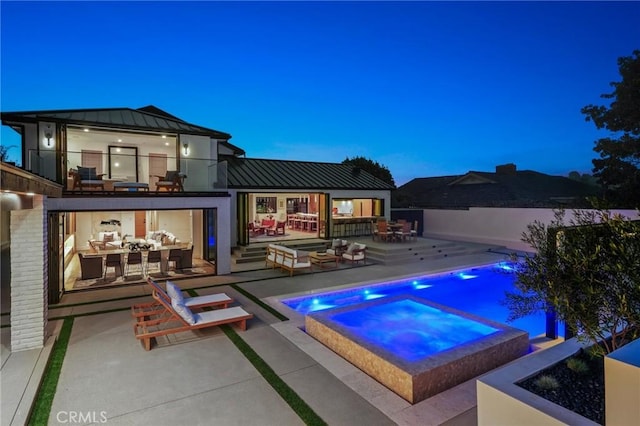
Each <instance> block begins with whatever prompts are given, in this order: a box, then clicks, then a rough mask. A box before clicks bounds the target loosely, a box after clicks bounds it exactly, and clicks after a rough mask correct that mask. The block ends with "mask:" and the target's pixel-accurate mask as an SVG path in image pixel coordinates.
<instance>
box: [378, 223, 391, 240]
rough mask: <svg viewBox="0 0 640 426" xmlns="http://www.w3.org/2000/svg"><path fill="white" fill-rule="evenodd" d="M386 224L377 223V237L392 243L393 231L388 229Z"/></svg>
mask: <svg viewBox="0 0 640 426" xmlns="http://www.w3.org/2000/svg"><path fill="white" fill-rule="evenodd" d="M388 226H389V225H388V224H387V222H386V221H380V222H378V237H380V239H381V240H384V241H392V240H393V231H391V230H390V229H389V228H388Z"/></svg>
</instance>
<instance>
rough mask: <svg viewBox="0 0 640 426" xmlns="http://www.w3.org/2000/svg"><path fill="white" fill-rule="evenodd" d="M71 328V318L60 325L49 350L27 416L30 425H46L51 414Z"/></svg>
mask: <svg viewBox="0 0 640 426" xmlns="http://www.w3.org/2000/svg"><path fill="white" fill-rule="evenodd" d="M72 328H73V317H68V318H65V320H64V322H63V323H62V329H61V330H60V335H59V336H58V339H57V340H56V342H55V343H54V344H53V349H52V350H51V356H50V357H49V362H48V363H47V367H46V369H45V373H44V376H43V378H42V382H41V383H40V387H39V388H38V393H37V395H36V398H35V403H34V405H33V410H32V411H31V415H30V416H29V421H28V424H29V425H30V426H31V425H46V424H48V422H49V415H50V414H51V405H52V404H53V397H54V396H55V395H56V388H57V387H58V379H59V378H60V371H61V370H62V363H63V362H64V357H65V355H66V353H67V346H68V345H69V338H70V337H71V329H72Z"/></svg>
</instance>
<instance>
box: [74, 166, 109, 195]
mask: <svg viewBox="0 0 640 426" xmlns="http://www.w3.org/2000/svg"><path fill="white" fill-rule="evenodd" d="M69 176H71V178H72V179H73V189H74V190H76V189H79V190H80V191H82V190H83V189H85V188H87V189H99V190H100V191H102V190H104V181H103V180H102V177H103V176H104V173H101V174H98V173H96V168H95V167H82V166H78V168H77V169H75V170H74V169H71V170H69Z"/></svg>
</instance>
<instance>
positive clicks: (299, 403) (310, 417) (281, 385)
mask: <svg viewBox="0 0 640 426" xmlns="http://www.w3.org/2000/svg"><path fill="white" fill-rule="evenodd" d="M186 291H187V294H189V296H191V297H197V296H198V293H197V292H196V291H195V290H193V289H188V290H186ZM243 294H244V293H243ZM210 309H211V308H207V310H210ZM220 328H221V329H222V331H223V332H224V334H225V335H226V336H227V337H228V338H229V340H231V342H232V343H233V344H234V345H235V346H236V348H238V350H239V351H240V352H241V353H242V354H243V355H244V356H245V358H247V359H248V360H249V362H250V363H251V365H253V366H254V368H255V369H256V370H258V372H259V373H260V374H261V375H262V377H264V379H265V380H266V381H267V383H269V385H271V387H272V388H273V389H275V391H276V392H278V395H280V397H281V398H282V399H284V401H285V402H286V403H287V404H288V405H289V406H290V407H291V409H292V410H293V411H294V412H295V413H296V414H297V415H298V416H299V417H300V419H302V421H303V422H305V424H307V425H313V426H316V425H317V426H320V425H326V424H327V423H326V422H325V421H324V420H322V418H321V417H320V416H318V415H317V414H316V412H315V411H313V409H312V408H311V407H309V405H308V404H307V403H306V402H304V400H303V399H302V398H300V396H298V394H297V393H295V391H294V390H293V389H291V388H290V387H289V385H287V384H286V383H285V382H284V380H282V379H281V378H280V376H278V375H277V374H276V372H275V371H273V369H272V368H271V367H269V364H267V363H266V362H265V360H263V359H262V358H261V357H260V355H258V354H257V353H256V351H254V350H253V349H252V348H251V346H249V344H248V343H247V342H245V341H244V340H243V339H242V338H241V337H240V336H239V335H238V333H236V331H235V330H234V329H233V328H232V327H231V326H229V325H221V326H220Z"/></svg>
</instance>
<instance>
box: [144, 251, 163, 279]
mask: <svg viewBox="0 0 640 426" xmlns="http://www.w3.org/2000/svg"><path fill="white" fill-rule="evenodd" d="M150 264H156V265H157V266H158V270H159V271H162V252H161V251H160V250H150V251H149V254H148V255H147V263H146V264H145V265H144V266H145V268H144V274H145V275H149V265H150Z"/></svg>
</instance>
